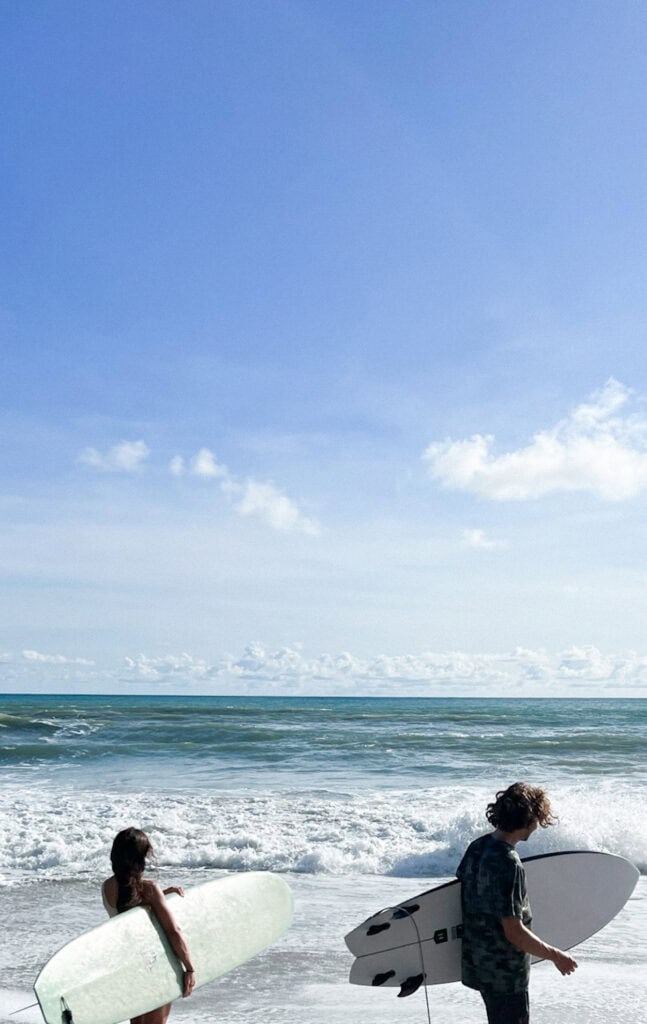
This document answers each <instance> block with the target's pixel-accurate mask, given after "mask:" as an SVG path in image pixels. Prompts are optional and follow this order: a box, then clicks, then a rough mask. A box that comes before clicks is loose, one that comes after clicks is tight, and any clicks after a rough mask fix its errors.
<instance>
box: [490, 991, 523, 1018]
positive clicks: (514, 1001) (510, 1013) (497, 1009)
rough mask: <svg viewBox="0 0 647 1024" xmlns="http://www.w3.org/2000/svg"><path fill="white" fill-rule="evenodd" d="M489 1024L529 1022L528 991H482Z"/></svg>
mask: <svg viewBox="0 0 647 1024" xmlns="http://www.w3.org/2000/svg"><path fill="white" fill-rule="evenodd" d="M481 995H482V996H483V1002H484V1003H485V1009H486V1010H487V1019H488V1024H529V1022H530V1003H529V1001H528V992H527V991H526V992H514V993H510V994H508V995H505V994H504V995H502V994H501V993H500V992H481Z"/></svg>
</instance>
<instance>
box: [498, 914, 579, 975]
mask: <svg viewBox="0 0 647 1024" xmlns="http://www.w3.org/2000/svg"><path fill="white" fill-rule="evenodd" d="M501 925H502V927H503V932H504V935H505V937H506V939H507V940H508V942H510V943H512V945H513V946H516V948H517V949H520V950H521V952H522V953H530V955H531V956H537V957H539V958H540V959H541V960H550V961H551V963H553V964H555V967H556V968H557V970H558V971H559V973H560V974H572V973H573V971H574V970H575V968H576V967H577V962H576V961H575V960H574V959H573V957H572V956H569V955H568V953H564V952H563V950H561V949H557V947H556V946H549V945H548V944H547V943H546V942H543V941H542V940H541V939H540V938H539V936H538V935H535V933H534V932H531V931H530V928H526V926H525V924H524V923H523V921H522V920H521V918H519V917H504V918H502V919H501Z"/></svg>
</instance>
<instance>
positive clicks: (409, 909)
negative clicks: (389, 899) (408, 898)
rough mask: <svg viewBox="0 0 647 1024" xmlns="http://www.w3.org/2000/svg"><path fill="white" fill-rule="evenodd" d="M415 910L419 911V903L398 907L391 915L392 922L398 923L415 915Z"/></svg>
mask: <svg viewBox="0 0 647 1024" xmlns="http://www.w3.org/2000/svg"><path fill="white" fill-rule="evenodd" d="M416 910H420V904H419V903H407V905H406V907H398V909H397V910H396V911H395V913H394V914H393V920H394V921H400V920H401V919H402V918H403V917H411V915H412V914H415V912H416Z"/></svg>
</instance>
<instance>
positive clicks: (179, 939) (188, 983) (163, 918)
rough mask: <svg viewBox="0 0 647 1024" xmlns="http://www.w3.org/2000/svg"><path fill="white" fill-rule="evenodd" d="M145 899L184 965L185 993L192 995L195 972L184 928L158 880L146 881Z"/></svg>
mask: <svg viewBox="0 0 647 1024" xmlns="http://www.w3.org/2000/svg"><path fill="white" fill-rule="evenodd" d="M143 895H144V900H145V904H146V906H147V907H150V909H151V910H152V911H153V913H154V914H155V917H156V918H157V920H158V921H159V923H160V924H161V926H162V928H163V929H164V932H165V934H166V937H167V938H168V940H169V942H170V943H171V947H172V949H173V952H174V953H175V955H176V957H177V958H178V960H179V961H180V963H181V964H182V965H183V966H184V991H183V995H185V996H190V995H191V993H192V991H193V988H194V985H195V972H194V970H193V964H192V963H191V954H190V953H189V947H188V946H187V944H186V942H185V940H184V936H183V934H182V930H181V928H180V926H179V924H178V923H177V921H176V920H175V918H174V917H173V914H172V913H171V911H170V909H169V906H168V903H167V902H166V900H165V899H164V893H163V892H162V890H161V889H160V887H159V885H158V884H157V882H150V881H146V882H145V883H144V893H143Z"/></svg>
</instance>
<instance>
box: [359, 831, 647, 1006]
mask: <svg viewBox="0 0 647 1024" xmlns="http://www.w3.org/2000/svg"><path fill="white" fill-rule="evenodd" d="M522 860H523V865H524V868H525V871H526V880H527V885H528V895H529V897H530V904H531V907H532V912H533V924H532V927H533V931H535V932H536V934H537V935H539V936H540V937H541V938H542V939H544V941H545V942H547V943H549V944H550V945H554V946H558V947H559V948H560V949H571V948H572V947H573V946H576V945H577V944H578V943H580V942H583V941H584V940H585V939H588V938H590V936H591V935H594V934H595V933H596V932H597V931H599V930H600V929H601V928H603V927H604V925H605V924H608V922H609V921H610V920H611V919H612V918H613V917H615V915H616V914H617V913H618V912H619V911H620V910H621V909H622V907H623V906H624V905H625V903H626V901H627V900H628V899H629V897H630V895H631V893H632V892H633V890H634V888H635V885H636V883H637V881H638V878H639V872H638V870H637V868H636V867H634V865H633V864H631V863H630V862H629V861H627V860H625V859H624V858H623V857H616V856H614V855H612V854H607V853H598V852H595V851H589V850H582V851H579V850H577V851H568V852H565V853H549V854H542V855H539V856H535V857H527V858H522ZM461 938H462V914H461V898H460V882H459V881H458V879H456V880H454V881H452V882H447V883H445V884H444V885H440V886H437V887H436V888H435V889H429V890H428V891H426V892H423V893H420V894H419V895H417V896H413V897H412V898H411V899H409V900H405V901H403V903H401V904H398V905H397V906H396V907H388V908H387V909H386V910H382V911H379V912H378V913H377V914H374V915H373V916H372V917H370V918H368V919H367V920H366V921H364V922H363V923H362V924H361V925H359V926H358V927H357V928H354V929H353V930H352V931H351V932H349V933H348V935H347V936H346V939H345V941H346V945H347V946H348V948H349V950H350V951H351V953H353V955H354V956H355V957H357V959H356V960H355V962H354V963H353V965H352V967H351V971H350V978H349V980H350V982H351V984H354V985H374V986H380V987H381V986H384V987H387V988H388V987H393V986H403V985H404V986H405V991H404V992H403V993H402V994H405V995H406V994H408V993H407V991H406V989H407V988H409V989H412V990H413V991H415V987H417V986H415V987H414V986H413V982H412V980H411V979H418V984H420V983H421V982H422V980H423V977H424V978H425V979H426V983H427V984H428V985H439V984H445V983H449V982H455V981H460V977H461Z"/></svg>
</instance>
